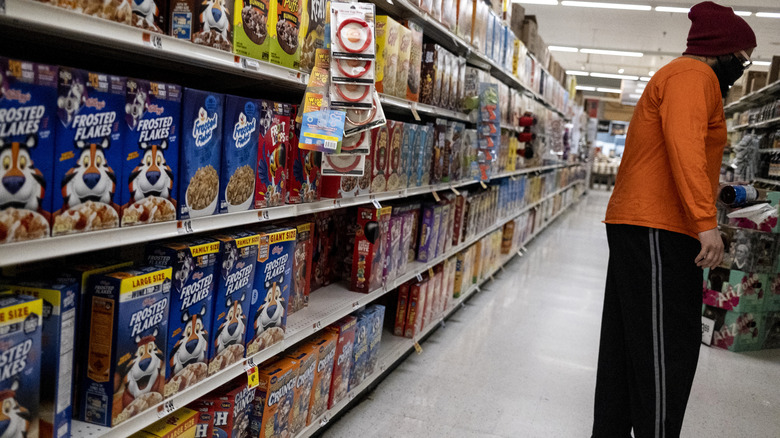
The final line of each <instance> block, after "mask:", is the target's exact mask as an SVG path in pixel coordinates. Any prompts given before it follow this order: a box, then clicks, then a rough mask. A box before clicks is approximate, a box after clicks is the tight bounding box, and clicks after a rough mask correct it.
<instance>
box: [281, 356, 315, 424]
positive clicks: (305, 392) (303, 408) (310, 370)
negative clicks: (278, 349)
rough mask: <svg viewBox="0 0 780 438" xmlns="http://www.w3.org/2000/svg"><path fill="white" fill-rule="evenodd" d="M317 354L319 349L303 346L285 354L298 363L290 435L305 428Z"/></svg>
mask: <svg viewBox="0 0 780 438" xmlns="http://www.w3.org/2000/svg"><path fill="white" fill-rule="evenodd" d="M318 352H319V347H317V346H316V345H311V344H303V345H301V346H299V347H298V348H296V349H295V350H293V351H291V352H290V353H289V354H287V357H289V358H290V359H293V360H294V361H296V362H298V369H297V376H296V378H295V401H294V404H293V408H292V412H291V413H290V433H291V434H292V435H295V434H297V433H298V432H300V430H301V429H303V428H304V427H305V426H306V419H307V418H308V417H309V403H310V401H311V390H312V385H313V384H314V375H315V374H316V371H317V356H318V354H319V353H318Z"/></svg>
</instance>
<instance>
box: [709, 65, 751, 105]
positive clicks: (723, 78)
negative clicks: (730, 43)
mask: <svg viewBox="0 0 780 438" xmlns="http://www.w3.org/2000/svg"><path fill="white" fill-rule="evenodd" d="M716 59H717V63H716V64H715V65H714V66H713V67H712V70H713V71H714V72H715V76H717V77H718V82H719V83H720V94H721V96H723V98H724V99H725V98H726V95H727V94H728V93H729V88H730V87H731V86H732V85H734V82H737V79H739V78H740V77H741V76H742V73H744V72H745V68H744V67H743V66H742V61H741V60H740V59H739V58H737V56H736V55H734V54H731V55H726V56H718V57H717V58H716Z"/></svg>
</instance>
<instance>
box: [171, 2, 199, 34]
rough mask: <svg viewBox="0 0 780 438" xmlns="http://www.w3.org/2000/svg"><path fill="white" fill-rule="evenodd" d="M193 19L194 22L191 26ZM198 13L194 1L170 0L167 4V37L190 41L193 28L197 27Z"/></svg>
mask: <svg viewBox="0 0 780 438" xmlns="http://www.w3.org/2000/svg"><path fill="white" fill-rule="evenodd" d="M193 19H194V20H195V21H196V23H195V24H193ZM197 20H198V12H197V11H196V5H195V0H170V1H169V2H168V31H167V33H168V35H170V36H172V37H174V38H177V39H182V40H192V34H193V33H194V32H193V31H194V28H193V26H195V25H197Z"/></svg>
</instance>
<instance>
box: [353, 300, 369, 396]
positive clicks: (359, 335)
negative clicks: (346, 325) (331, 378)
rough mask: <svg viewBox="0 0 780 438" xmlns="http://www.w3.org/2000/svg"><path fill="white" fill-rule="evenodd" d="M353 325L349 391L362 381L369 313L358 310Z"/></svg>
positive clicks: (366, 351) (366, 352) (366, 361)
mask: <svg viewBox="0 0 780 438" xmlns="http://www.w3.org/2000/svg"><path fill="white" fill-rule="evenodd" d="M356 316H357V324H356V325H355V343H354V344H353V347H352V369H351V370H350V373H349V391H352V390H353V389H354V388H356V387H357V386H359V385H360V384H361V383H363V379H364V378H365V376H366V366H367V365H368V333H369V326H370V325H371V315H370V313H369V312H367V311H365V310H364V311H362V312H359V313H358V314H357V315H356Z"/></svg>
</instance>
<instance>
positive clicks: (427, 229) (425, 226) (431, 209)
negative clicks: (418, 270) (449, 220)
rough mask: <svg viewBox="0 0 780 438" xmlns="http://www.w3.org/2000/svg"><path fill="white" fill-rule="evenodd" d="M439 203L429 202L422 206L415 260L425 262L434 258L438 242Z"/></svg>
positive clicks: (440, 207)
mask: <svg viewBox="0 0 780 438" xmlns="http://www.w3.org/2000/svg"><path fill="white" fill-rule="evenodd" d="M441 209H442V206H441V205H434V204H429V205H426V206H424V207H423V208H422V219H421V221H420V234H419V236H420V238H419V239H418V240H419V248H418V250H417V260H418V261H421V262H427V261H430V260H433V259H434V258H436V251H437V249H438V243H439V224H440V222H441Z"/></svg>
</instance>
